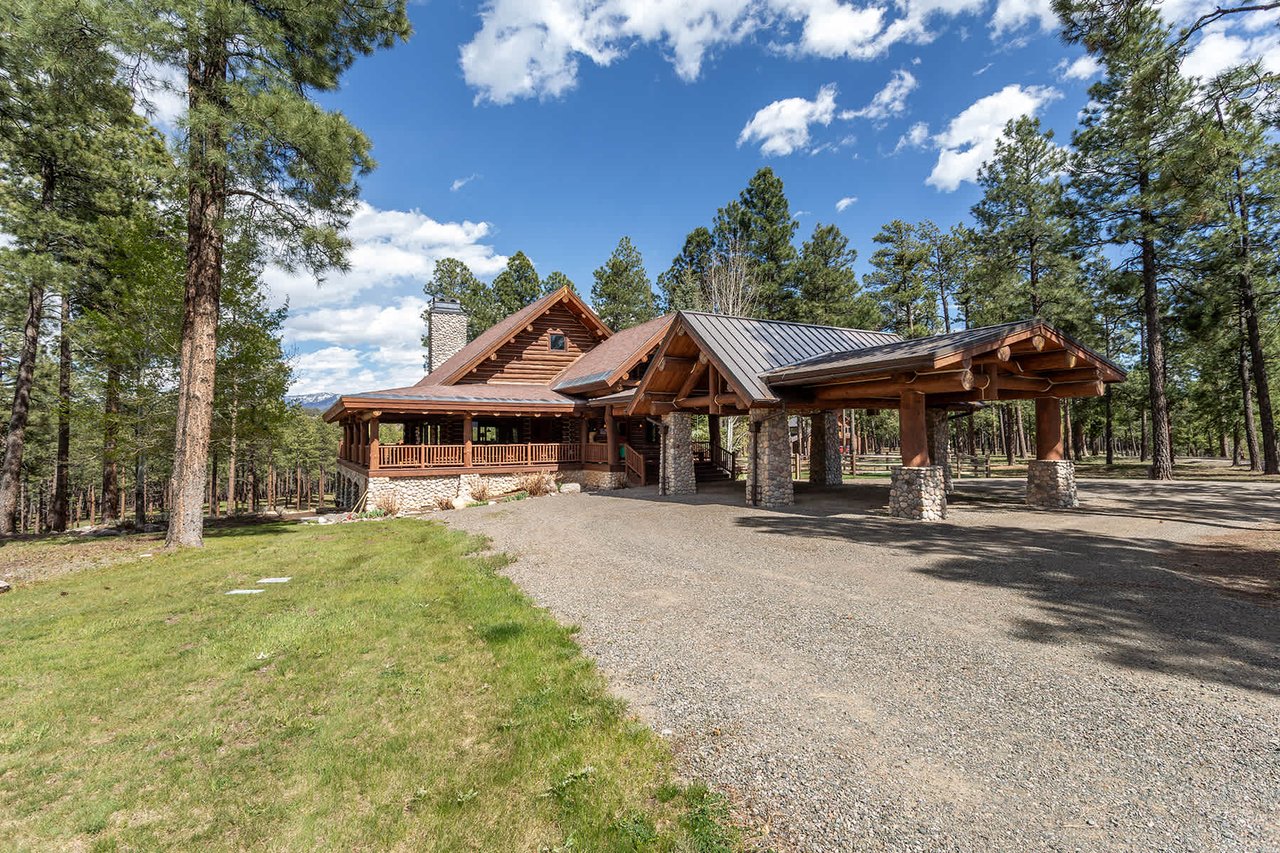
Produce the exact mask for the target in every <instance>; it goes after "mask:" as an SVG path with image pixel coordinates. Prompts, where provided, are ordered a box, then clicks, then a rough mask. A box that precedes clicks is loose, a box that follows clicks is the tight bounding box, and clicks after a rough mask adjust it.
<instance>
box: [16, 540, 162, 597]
mask: <svg viewBox="0 0 1280 853" xmlns="http://www.w3.org/2000/svg"><path fill="white" fill-rule="evenodd" d="M163 547H164V534H163V533H139V534H131V535H125V536H103V537H87V536H77V535H75V534H61V535H56V536H42V537H30V538H22V539H9V540H4V541H0V578H3V579H4V580H6V581H8V582H9V583H11V584H13V585H14V586H22V585H25V584H29V583H34V582H35V581H40V580H48V579H49V578H56V577H60V576H62V575H67V574H70V573H72V572H78V571H82V570H84V569H93V568H101V567H103V566H113V565H115V564H117V563H126V562H129V561H130V560H136V559H138V558H139V557H140V556H141V555H143V554H152V553H155V552H156V551H158V550H159V549H161V548H163Z"/></svg>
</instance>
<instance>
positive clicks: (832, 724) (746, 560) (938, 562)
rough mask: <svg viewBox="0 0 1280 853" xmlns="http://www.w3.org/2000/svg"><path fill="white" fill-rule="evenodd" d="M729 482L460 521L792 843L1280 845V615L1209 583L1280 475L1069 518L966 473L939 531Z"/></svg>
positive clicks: (861, 490) (1108, 495)
mask: <svg viewBox="0 0 1280 853" xmlns="http://www.w3.org/2000/svg"><path fill="white" fill-rule="evenodd" d="M731 486H732V484H723V485H720V486H713V487H710V488H708V489H705V490H704V491H703V492H702V493H700V494H699V495H697V496H695V497H691V498H689V499H659V498H657V497H656V495H655V494H654V492H653V491H652V489H628V490H624V491H621V492H616V493H597V494H586V495H577V496H569V495H560V496H556V497H553V498H546V499H539V500H529V501H522V502H518V503H514V504H503V505H498V506H491V507H487V508H480V509H472V510H467V511H464V512H457V513H453V514H451V515H450V516H449V518H450V521H451V523H453V524H454V525H455V526H458V527H460V528H464V529H467V530H472V531H476V532H481V533H485V534H487V535H489V536H491V537H492V538H493V539H494V541H495V544H496V546H497V547H498V548H501V549H503V550H507V551H509V552H511V553H513V554H516V555H518V556H519V557H520V559H519V560H518V561H517V562H516V563H514V564H513V565H512V566H511V567H510V569H509V572H510V574H511V576H512V577H513V578H514V579H515V580H516V581H517V582H519V583H520V584H521V585H522V586H523V587H524V588H525V589H526V590H528V591H529V593H530V594H531V595H533V596H534V598H535V599H536V600H537V601H538V602H539V603H541V604H543V605H545V606H547V607H548V608H550V609H551V610H552V611H553V612H554V613H555V614H556V615H557V616H558V617H559V618H561V619H562V620H564V621H566V622H571V623H577V624H580V625H581V626H582V632H581V634H580V640H581V642H582V644H583V646H584V648H586V650H587V651H588V652H589V653H590V654H592V655H593V656H594V657H595V658H596V659H597V660H598V661H599V662H600V665H601V666H602V668H603V669H604V671H605V673H606V674H607V675H608V677H609V679H610V681H611V683H612V684H613V685H614V686H615V689H616V690H617V691H618V692H619V693H620V694H621V695H623V696H625V697H626V698H627V699H629V700H630V701H631V702H632V703H633V705H634V706H635V707H636V709H637V710H638V711H639V713H641V714H642V716H644V717H645V719H647V720H648V721H649V722H650V723H651V724H652V725H653V727H654V728H655V729H657V730H658V731H660V732H662V733H663V734H664V735H666V736H668V737H670V738H671V739H672V740H673V742H674V743H675V745H676V750H677V754H678V755H679V756H680V758H681V760H682V761H683V762H684V763H685V766H686V768H687V770H688V772H689V773H690V774H692V775H695V776H698V777H701V778H705V779H709V780H711V781H713V782H714V783H715V784H717V785H719V786H721V787H722V788H725V789H727V790H731V791H732V792H734V794H735V795H736V797H737V798H738V799H739V800H740V801H742V802H744V803H745V804H746V806H747V807H748V808H749V809H750V810H751V812H752V813H753V814H754V815H755V818H756V820H757V821H759V822H760V823H762V824H767V825H768V826H769V827H770V828H771V831H772V833H773V834H774V837H775V838H776V839H780V840H782V842H783V844H784V846H793V847H796V848H799V849H803V850H824V851H825V850H879V849H886V850H990V849H999V850H1023V849H1042V850H1103V849H1106V850H1116V849H1130V850H1248V851H1256V850H1280V608H1277V607H1276V606H1275V602H1274V601H1268V600H1266V599H1260V598H1250V597H1247V596H1242V595H1238V594H1233V593H1229V592H1223V591H1220V590H1219V589H1218V588H1216V587H1213V586H1209V585H1207V584H1206V583H1204V582H1201V581H1199V580H1196V579H1193V577H1190V576H1193V575H1194V574H1195V573H1196V570H1197V563H1198V562H1200V561H1201V560H1202V559H1210V560H1211V559H1212V554H1213V553H1214V552H1213V551H1211V550H1201V549H1200V546H1199V545H1198V544H1197V543H1199V542H1201V541H1202V540H1205V539H1207V538H1208V537H1219V539H1220V538H1221V537H1222V536H1224V535H1233V534H1241V535H1242V536H1243V537H1245V541H1247V537H1248V536H1249V535H1250V534H1249V532H1248V531H1249V529H1250V528H1252V527H1255V526H1256V525H1259V524H1265V525H1267V526H1269V527H1275V526H1276V524H1277V522H1278V521H1280V518H1278V517H1277V515H1276V512H1277V497H1278V496H1280V490H1278V489H1277V488H1276V487H1275V486H1274V485H1262V486H1256V487H1255V486H1253V485H1249V484H1243V485H1242V484H1238V483H1233V484H1229V485H1228V484H1212V483H1177V484H1164V485H1154V484H1150V483H1147V482H1118V481H1109V482H1100V481H1091V482H1082V483H1081V485H1080V492H1081V499H1082V500H1083V501H1084V502H1085V504H1086V509H1084V510H1081V511H1077V512H1068V513H1046V512H1033V511H1030V510H1027V509H1025V508H1023V507H1021V506H1019V503H1018V495H1019V494H1020V489H1021V483H1020V482H1017V481H1010V480H1004V481H1000V480H988V481H970V482H966V483H964V484H962V486H961V488H962V494H961V496H960V498H959V499H958V500H957V501H956V502H955V503H953V505H952V507H951V513H950V517H949V518H948V520H947V521H945V522H942V523H936V524H921V523H917V522H906V521H899V520H895V519H891V518H888V517H887V516H886V515H885V514H884V513H883V510H882V507H883V505H884V502H885V500H886V498H885V492H886V487H885V486H883V485H857V486H845V487H842V488H837V489H826V490H809V489H807V488H804V487H801V488H800V489H799V490H798V493H799V503H798V505H797V506H796V507H795V508H793V509H790V510H787V511H768V510H755V509H749V508H746V507H743V506H741V505H740V503H741V496H740V489H741V484H737V485H736V486H732V487H731ZM1268 541H1270V542H1272V543H1274V541H1275V540H1274V537H1272V538H1271V539H1270V540H1268ZM1248 547H1249V546H1247V545H1242V546H1241V548H1242V549H1247V548H1248ZM1268 547H1270V546H1268ZM1206 555H1209V556H1208V557H1206ZM1276 559H1277V555H1276V553H1274V552H1266V551H1261V550H1260V551H1259V552H1258V554H1257V560H1258V561H1270V563H1271V565H1272V566H1274V565H1275V561H1276Z"/></svg>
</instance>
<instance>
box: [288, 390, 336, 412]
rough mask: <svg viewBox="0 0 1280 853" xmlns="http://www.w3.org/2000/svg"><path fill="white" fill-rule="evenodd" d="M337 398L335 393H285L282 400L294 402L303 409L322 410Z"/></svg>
mask: <svg viewBox="0 0 1280 853" xmlns="http://www.w3.org/2000/svg"><path fill="white" fill-rule="evenodd" d="M337 399H338V395H337V394H326V393H320V394H287V395H285V398H284V401H285V402H286V403H296V404H297V405H299V406H301V407H302V408H304V409H315V410H316V411H320V412H323V411H324V410H325V409H327V408H329V407H330V406H332V405H333V404H334V402H336V401H337Z"/></svg>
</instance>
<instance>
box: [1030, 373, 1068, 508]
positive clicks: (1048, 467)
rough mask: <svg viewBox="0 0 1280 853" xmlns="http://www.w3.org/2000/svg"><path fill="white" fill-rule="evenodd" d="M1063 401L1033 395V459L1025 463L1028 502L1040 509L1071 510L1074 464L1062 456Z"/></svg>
mask: <svg viewBox="0 0 1280 853" xmlns="http://www.w3.org/2000/svg"><path fill="white" fill-rule="evenodd" d="M1062 450H1063V448H1062V404H1061V403H1060V402H1059V400H1058V399H1057V398H1056V397H1037V398H1036V458H1035V459H1033V460H1031V461H1030V462H1028V463H1027V504H1028V505H1030V506H1035V507H1040V508H1042V509H1071V508H1073V507H1077V506H1079V505H1080V500H1079V498H1078V497H1077V496H1076V466H1075V463H1074V462H1071V461H1068V460H1066V459H1063V458H1062V457H1063V455H1064V454H1063V452H1062Z"/></svg>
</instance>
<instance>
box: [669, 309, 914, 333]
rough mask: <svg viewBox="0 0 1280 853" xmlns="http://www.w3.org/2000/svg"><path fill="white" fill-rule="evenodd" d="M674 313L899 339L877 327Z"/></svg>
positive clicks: (691, 312) (707, 313)
mask: <svg viewBox="0 0 1280 853" xmlns="http://www.w3.org/2000/svg"><path fill="white" fill-rule="evenodd" d="M673 313H676V314H697V315H698V316H700V317H722V318H724V319H726V320H750V321H751V322H753V323H777V324H780V325H786V326H805V327H807V328H810V329H832V330H834V331H837V332H861V333H863V334H864V335H893V336H894V337H895V338H899V339H901V338H902V336H901V335H899V334H898V333H897V332H884V331H880V330H879V329H855V328H853V327H852V326H827V325H823V324H822V323H802V322H800V321H799V320H775V319H773V318H770V317H743V316H740V315H738V314H720V313H718V312H716V311H686V310H684V309H681V310H679V311H675V312H673Z"/></svg>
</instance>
